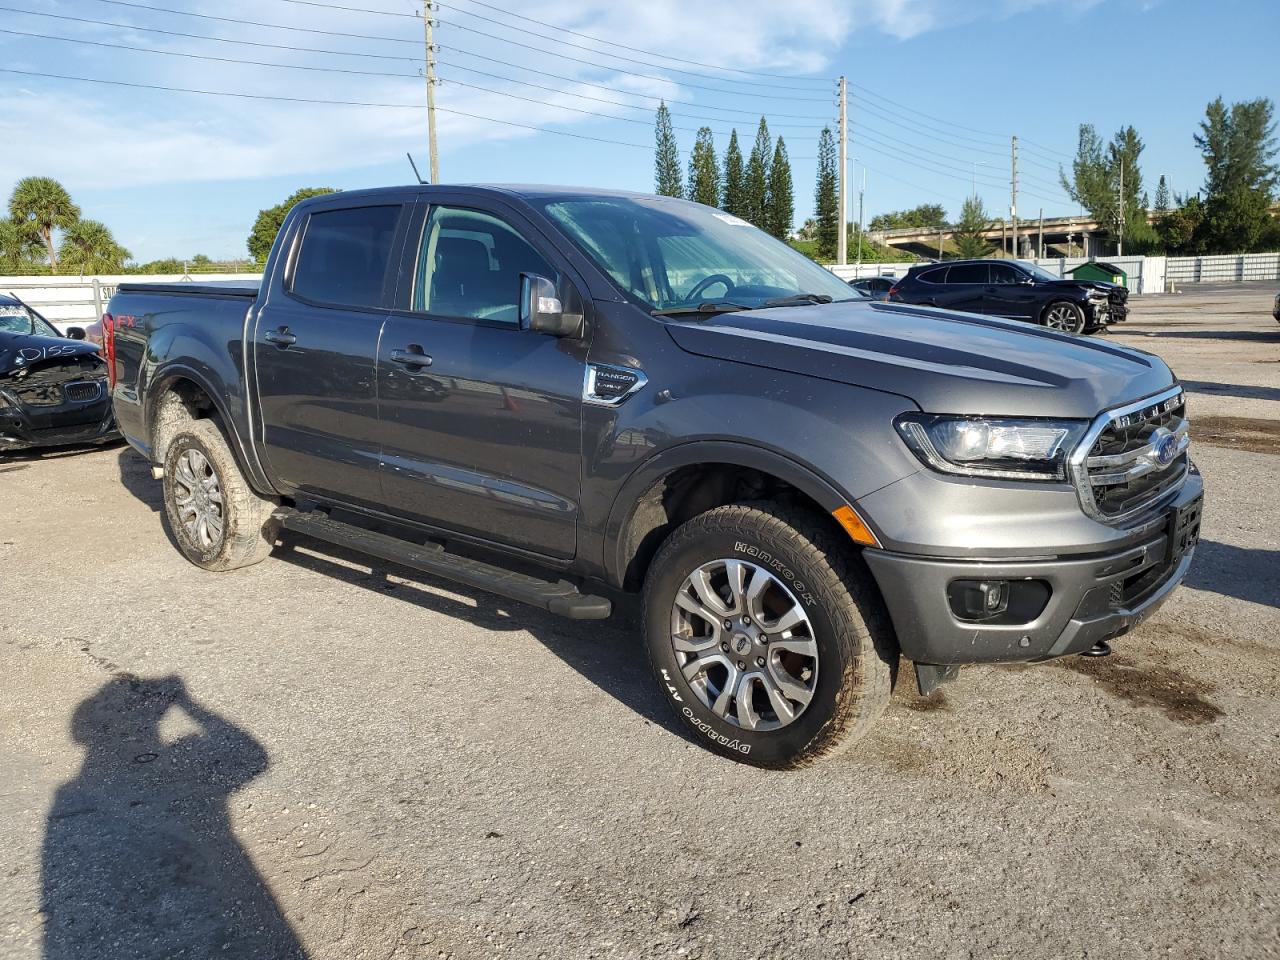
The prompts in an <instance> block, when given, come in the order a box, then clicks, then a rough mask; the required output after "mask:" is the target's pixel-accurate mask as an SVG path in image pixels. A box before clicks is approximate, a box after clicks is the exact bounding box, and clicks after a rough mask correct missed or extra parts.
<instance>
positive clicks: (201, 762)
mask: <svg viewBox="0 0 1280 960" xmlns="http://www.w3.org/2000/svg"><path fill="white" fill-rule="evenodd" d="M166 715H168V716H166ZM170 718H172V720H173V721H174V722H175V723H177V724H181V725H182V728H183V729H184V730H185V731H187V732H182V733H179V734H178V735H177V736H176V737H175V738H173V739H165V738H164V736H163V735H162V729H161V721H162V719H163V720H164V721H165V723H166V724H168V723H169V722H170ZM71 734H72V737H73V738H74V739H75V741H76V742H77V743H79V744H81V745H82V746H83V747H84V748H85V750H86V754H85V758H84V763H83V764H82V765H81V767H80V771H79V773H78V774H77V775H76V776H75V778H74V779H72V780H70V781H68V782H67V783H65V784H63V785H62V786H61V787H60V788H59V789H58V792H57V795H56V797H55V799H54V802H53V806H52V808H51V809H50V811H49V817H48V823H47V827H46V830H45V838H44V850H43V859H42V889H43V893H42V908H43V915H44V921H45V925H44V957H45V960H71V958H84V957H94V958H97V960H117V958H118V960H123V958H131V960H132V958H152V957H154V958H161V957H163V958H171V957H184V958H205V957H224V958H225V957H271V958H305V957H306V953H305V951H304V950H303V948H302V945H301V944H300V943H299V941H298V939H297V936H296V935H295V934H294V932H293V929H292V928H291V927H290V926H289V923H288V921H287V920H286V919H285V917H284V915H283V914H282V913H281V912H280V908H279V906H278V905H277V904H276V902H275V898H274V897H273V896H272V895H271V892H270V891H269V890H268V889H267V887H266V885H265V883H264V882H263V879H262V877H261V876H260V875H259V874H258V871H257V870H256V868H255V867H254V865H253V863H252V861H251V860H250V859H249V855H248V853H246V851H245V850H244V849H243V848H242V847H241V846H240V844H239V843H238V842H237V840H236V838H235V836H234V834H233V833H232V829H231V823H230V819H229V816H228V811H227V801H228V798H229V797H230V796H231V794H232V793H234V792H235V791H236V790H238V789H239V788H241V787H243V786H245V785H246V784H248V783H249V782H250V781H251V780H253V779H254V778H255V777H257V776H258V775H259V774H260V773H262V772H263V771H264V770H265V769H266V768H267V764H268V759H267V754H266V751H265V750H264V749H263V747H262V745H261V744H260V743H258V742H257V741H256V740H255V739H254V738H253V737H252V736H250V735H249V734H248V733H246V732H245V731H244V730H241V729H240V728H238V727H236V726H235V725H234V724H232V723H230V722H229V721H228V720H226V719H224V718H223V717H220V716H218V715H217V714H216V713H214V712H212V711H211V710H208V709H207V708H205V707H204V706H202V705H200V704H199V703H197V702H196V701H195V700H193V699H192V698H191V697H190V695H189V694H188V693H187V690H186V687H185V685H184V684H183V682H182V680H181V678H179V677H166V678H161V679H154V680H143V679H139V678H138V677H134V676H131V675H128V674H123V675H120V676H117V677H114V678H113V679H112V680H111V681H109V682H108V683H106V684H105V685H103V687H102V688H101V689H99V690H98V691H97V692H96V693H94V694H93V695H92V696H90V697H88V698H87V699H85V700H84V701H83V702H81V703H80V705H79V706H78V707H77V708H76V711H75V714H74V716H73V717H72V720H71Z"/></svg>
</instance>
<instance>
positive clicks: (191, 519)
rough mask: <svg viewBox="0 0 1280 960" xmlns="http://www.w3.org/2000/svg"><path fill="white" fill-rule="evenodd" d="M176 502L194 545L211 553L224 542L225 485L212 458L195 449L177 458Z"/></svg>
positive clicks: (174, 486) (183, 523) (190, 449)
mask: <svg viewBox="0 0 1280 960" xmlns="http://www.w3.org/2000/svg"><path fill="white" fill-rule="evenodd" d="M173 502H174V505H175V506H176V507H177V514H178V519H179V521H180V522H181V523H182V526H183V527H184V528H185V529H186V531H187V535H188V536H189V537H190V538H191V541H192V543H194V544H196V545H197V546H198V547H199V548H200V549H202V550H208V549H210V548H212V547H216V546H217V545H218V544H220V543H221V542H222V534H223V529H224V523H225V520H226V513H225V509H226V508H225V504H224V502H223V498H222V484H221V483H220V482H219V481H218V474H217V473H216V472H215V471H214V469H213V465H212V464H211V463H209V458H208V457H206V456H205V455H204V454H203V453H201V452H200V451H199V450H197V449H196V448H195V447H189V448H187V449H186V450H184V451H182V454H181V455H180V456H179V457H178V462H177V464H176V465H175V470H174V473H173Z"/></svg>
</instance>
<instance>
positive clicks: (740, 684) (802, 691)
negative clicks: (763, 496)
mask: <svg viewBox="0 0 1280 960" xmlns="http://www.w3.org/2000/svg"><path fill="white" fill-rule="evenodd" d="M671 644H672V646H673V647H674V649H675V653H676V662H677V663H678V664H679V665H680V669H681V671H682V673H683V674H684V679H685V681H686V682H687V683H688V684H689V688H690V689H691V690H692V691H693V693H694V695H695V696H697V698H698V699H699V700H700V701H702V703H703V705H704V706H706V707H707V708H708V709H710V710H711V711H712V712H713V713H714V714H716V716H718V717H720V718H722V719H723V720H725V721H727V722H728V723H731V724H733V725H735V726H739V727H742V728H743V729H746V730H753V731H763V730H777V729H780V728H782V727H785V726H787V725H789V724H791V723H793V722H795V720H796V719H797V718H798V717H799V716H800V715H801V714H802V713H804V711H805V708H806V707H808V705H809V703H810V701H811V700H812V699H813V696H814V692H815V689H816V684H817V680H818V644H817V640H816V636H815V633H814V629H813V624H812V622H811V621H810V619H809V615H808V614H807V613H806V612H805V610H804V607H802V606H801V605H800V602H799V601H798V600H797V599H796V597H795V595H794V594H793V593H792V592H791V591H790V590H789V589H788V588H787V587H786V585H785V584H784V583H783V582H782V581H781V580H779V579H778V578H777V577H775V576H774V575H773V574H772V573H770V572H769V571H768V570H766V569H765V568H763V567H761V566H758V565H756V564H754V563H749V562H747V561H744V560H712V561H710V562H708V563H704V564H703V565H702V566H700V567H698V568H697V569H696V570H694V571H693V572H692V573H691V574H689V576H688V577H686V578H685V580H684V583H683V584H681V586H680V589H679V590H678V591H677V593H676V598H675V602H674V603H673V604H672V607H671Z"/></svg>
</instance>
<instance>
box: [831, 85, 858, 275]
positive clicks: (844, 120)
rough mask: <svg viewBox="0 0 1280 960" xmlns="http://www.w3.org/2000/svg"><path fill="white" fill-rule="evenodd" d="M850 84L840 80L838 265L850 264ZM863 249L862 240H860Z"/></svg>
mask: <svg viewBox="0 0 1280 960" xmlns="http://www.w3.org/2000/svg"><path fill="white" fill-rule="evenodd" d="M848 162H849V83H848V81H847V80H846V79H845V78H844V77H841V78H840V236H839V238H838V239H837V241H836V263H838V264H840V265H841V266H843V265H845V264H846V263H848V262H849V169H848V167H847V166H846V164H848ZM858 249H859V250H861V249H862V240H861V238H859V240H858Z"/></svg>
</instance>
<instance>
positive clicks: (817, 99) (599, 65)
mask: <svg viewBox="0 0 1280 960" xmlns="http://www.w3.org/2000/svg"><path fill="white" fill-rule="evenodd" d="M100 2H102V3H119V2H122V0H100ZM436 22H437V23H439V24H440V25H441V26H447V27H452V28H453V29H455V30H465V31H466V32H467V33H474V34H476V35H477V36H480V37H487V38H488V39H490V40H497V41H498V42H499V43H509V44H511V45H512V46H516V47H523V48H524V49H525V50H532V51H534V52H535V53H546V54H550V55H551V56H553V57H558V58H559V59H561V60H570V61H572V62H574V63H582V64H585V65H586V66H589V67H594V68H595V69H597V70H609V71H611V72H613V73H621V74H624V75H625V76H628V77H639V78H640V79H642V80H658V81H660V82H665V83H679V84H680V85H681V86H683V87H688V88H689V89H691V90H707V91H709V92H711V93H719V94H726V95H728V96H734V97H754V98H757V99H762V100H790V101H794V102H807V103H829V102H830V100H829V99H828V98H827V97H795V96H788V95H780V94H768V93H757V92H755V91H754V90H750V91H744V92H742V93H739V92H737V91H736V90H726V89H724V88H723V87H708V86H705V85H701V84H697V83H688V82H686V81H684V80H679V81H673V80H672V79H671V78H670V77H659V76H656V75H654V74H652V73H636V72H635V71H634V70H623V69H622V68H620V67H614V66H611V65H610V64H607V63H594V62H593V61H591V60H583V59H581V58H579V57H571V56H569V55H568V54H565V53H560V52H559V51H558V50H548V49H547V48H546V47H535V46H534V45H533V44H530V43H521V42H520V41H519V40H511V39H509V38H507V37H499V36H496V35H494V34H492V33H485V32H484V31H483V30H477V29H475V27H468V26H466V25H465V24H462V23H454V22H452V21H450V20H437V21H436ZM555 42H556V43H561V42H563V41H559V40H557V41H555ZM600 53H601V55H602V56H608V54H607V53H605V52H604V51H600ZM668 72H670V73H678V72H679V71H676V70H671V71H668ZM695 76H697V74H695Z"/></svg>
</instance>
